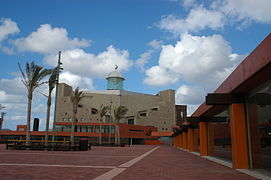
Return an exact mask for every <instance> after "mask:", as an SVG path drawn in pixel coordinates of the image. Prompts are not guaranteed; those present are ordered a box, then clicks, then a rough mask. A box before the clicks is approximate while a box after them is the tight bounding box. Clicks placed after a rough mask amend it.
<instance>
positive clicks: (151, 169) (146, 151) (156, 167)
mask: <svg viewBox="0 0 271 180" xmlns="http://www.w3.org/2000/svg"><path fill="white" fill-rule="evenodd" d="M0 172H1V175H0V179H3V180H20V179H26V180H31V179H37V180H42V179H60V180H61V179H95V180H106V179H114V180H142V179H143V180H154V179H155V180H179V179H180V180H193V179H197V180H198V179H199V180H200V179H206V180H210V179H214V180H217V179H225V180H227V179H228V180H233V179H236V180H255V179H256V178H254V177H251V176H248V175H246V174H243V173H241V172H238V171H236V170H234V169H232V168H228V167H226V166H223V165H220V164H217V163H214V162H212V161H209V160H207V159H203V158H201V157H198V156H196V155H193V154H191V153H188V152H184V151H180V150H177V149H176V148H173V147H170V146H167V145H161V146H146V145H144V146H143V145H142V146H140V145H138V146H132V147H92V150H90V151H69V152H63V151H28V150H5V146H4V145H0Z"/></svg>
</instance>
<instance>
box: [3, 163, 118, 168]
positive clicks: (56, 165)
mask: <svg viewBox="0 0 271 180" xmlns="http://www.w3.org/2000/svg"><path fill="white" fill-rule="evenodd" d="M0 166H39V167H75V168H97V169H101V168H102V169H115V168H116V166H82V165H62V164H17V163H0Z"/></svg>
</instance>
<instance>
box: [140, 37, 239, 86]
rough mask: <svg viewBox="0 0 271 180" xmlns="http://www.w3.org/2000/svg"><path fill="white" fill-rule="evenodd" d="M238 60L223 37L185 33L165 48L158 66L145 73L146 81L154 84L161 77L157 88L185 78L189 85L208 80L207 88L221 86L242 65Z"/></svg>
mask: <svg viewBox="0 0 271 180" xmlns="http://www.w3.org/2000/svg"><path fill="white" fill-rule="evenodd" d="M239 57H240V56H239V55H237V54H233V53H232V50H231V47H230V45H229V43H228V42H227V41H226V40H224V38H223V37H222V36H220V35H213V36H192V35H190V34H184V35H183V36H182V38H181V41H178V42H177V43H176V45H175V46H173V45H165V46H162V51H161V53H160V57H159V66H154V67H152V68H150V69H148V70H147V71H146V75H147V78H146V79H145V81H144V82H145V83H147V84H150V85H154V84H153V83H152V82H155V81H156V80H157V79H154V78H156V77H159V78H160V82H159V83H158V84H157V85H161V86H163V85H168V84H171V83H175V82H177V80H178V79H180V78H182V79H184V80H186V81H188V82H190V83H198V84H202V85H205V84H206V83H207V82H206V81H207V80H208V83H209V84H208V87H209V88H210V89H211V88H214V87H216V86H217V85H218V84H219V83H221V82H222V80H224V78H225V76H226V75H228V73H229V72H230V70H231V69H232V67H235V66H236V65H237V64H238V63H239V62H240V60H241V58H239ZM159 74H160V76H158V75H159ZM172 76H173V77H172ZM176 76H177V77H176ZM211 76H216V78H211ZM202 77H205V78H202ZM205 79H207V80H205Z"/></svg>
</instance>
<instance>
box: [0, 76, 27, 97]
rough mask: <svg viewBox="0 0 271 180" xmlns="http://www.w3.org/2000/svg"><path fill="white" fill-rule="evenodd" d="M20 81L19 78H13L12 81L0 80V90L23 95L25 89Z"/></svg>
mask: <svg viewBox="0 0 271 180" xmlns="http://www.w3.org/2000/svg"><path fill="white" fill-rule="evenodd" d="M21 79H22V78H21V77H15V78H14V79H7V78H2V79H0V87H1V88H0V89H1V90H3V91H5V92H8V93H10V94H25V93H26V88H25V86H24V85H23V83H22V81H21Z"/></svg>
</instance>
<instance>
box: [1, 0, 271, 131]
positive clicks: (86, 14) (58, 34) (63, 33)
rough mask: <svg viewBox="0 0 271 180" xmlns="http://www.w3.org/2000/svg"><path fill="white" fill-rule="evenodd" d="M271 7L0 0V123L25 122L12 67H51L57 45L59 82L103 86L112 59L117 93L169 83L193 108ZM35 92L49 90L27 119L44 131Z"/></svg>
mask: <svg viewBox="0 0 271 180" xmlns="http://www.w3.org/2000/svg"><path fill="white" fill-rule="evenodd" d="M270 7H271V0H257V1H255V0H205V1H202V0H201V1H197V0H114V1H113V0H89V1H87V0H55V1H53V0H47V1H37V0H25V1H21V0H0V62H1V71H0V104H1V105H2V106H5V108H4V109H3V110H2V112H7V114H6V116H5V121H4V124H3V128H9V129H13V130H14V129H16V125H17V124H26V109H27V95H26V94H27V91H26V88H25V87H24V85H23V84H22V82H21V78H22V77H21V74H20V72H19V68H18V63H20V65H21V66H22V68H24V67H25V64H26V63H27V62H32V61H34V62H35V63H36V64H38V65H41V66H43V67H44V68H53V67H54V66H55V65H56V63H57V58H58V57H57V56H58V51H61V52H62V56H61V61H62V62H63V66H62V67H63V68H64V70H63V72H62V73H61V74H60V82H64V83H68V84H70V85H72V86H73V87H79V88H80V89H82V90H104V89H106V80H105V78H106V76H107V75H108V74H109V73H110V72H111V71H113V70H114V67H115V65H118V67H119V68H118V71H119V72H121V73H122V75H123V76H124V77H125V78H126V80H125V82H124V89H125V90H128V91H135V92H141V93H147V94H157V93H158V92H159V91H162V90H166V89H175V91H176V96H175V101H176V104H185V105H188V114H192V113H193V112H194V111H195V110H196V108H197V107H198V106H199V105H200V104H201V103H203V102H204V98H205V95H206V94H207V93H210V92H213V91H214V90H215V89H216V88H217V87H218V86H219V85H220V84H221V83H222V82H223V81H224V80H225V78H226V77H227V76H228V75H229V74H230V73H231V72H232V71H233V70H234V68H235V67H236V66H237V65H238V64H239V63H240V62H241V61H242V60H243V59H244V58H245V57H246V56H247V55H249V54H250V53H251V52H252V51H253V49H255V48H256V47H257V45H258V44H259V43H260V42H261V41H262V40H263V39H264V38H265V37H266V36H267V35H268V34H269V33H270V30H271V11H270ZM45 80H46V79H45ZM39 92H41V93H43V94H48V89H47V86H42V87H40V88H39V89H37V91H35V93H34V98H33V109H32V119H33V118H34V117H37V118H39V119H40V129H41V130H43V129H44V127H45V116H46V98H45V97H44V96H43V95H41V93H39ZM52 109H54V106H52ZM52 120H53V113H52V114H51V122H52ZM32 122H33V121H32ZM51 124H52V123H51Z"/></svg>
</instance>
